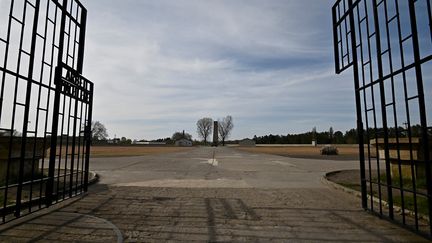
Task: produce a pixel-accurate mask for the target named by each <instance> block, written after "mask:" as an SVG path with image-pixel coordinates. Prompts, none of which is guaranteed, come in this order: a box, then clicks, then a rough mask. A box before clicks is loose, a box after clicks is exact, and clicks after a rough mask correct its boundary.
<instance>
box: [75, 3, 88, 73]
mask: <svg viewBox="0 0 432 243" xmlns="http://www.w3.org/2000/svg"><path fill="white" fill-rule="evenodd" d="M86 26H87V10H86V9H85V8H81V23H80V38H79V49H78V64H77V71H78V73H79V74H82V72H83V64H84V49H85V36H86Z"/></svg>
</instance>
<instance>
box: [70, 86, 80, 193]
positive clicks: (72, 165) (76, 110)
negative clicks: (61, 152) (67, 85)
mask: <svg viewBox="0 0 432 243" xmlns="http://www.w3.org/2000/svg"><path fill="white" fill-rule="evenodd" d="M73 90H74V91H73V93H75V92H76V93H78V87H74V88H73ZM70 106H72V104H70ZM77 115H78V99H77V97H75V109H74V117H73V129H72V132H73V135H72V154H71V165H70V176H69V197H72V195H73V193H72V190H73V185H74V183H73V175H74V174H73V173H74V162H75V144H76V129H77ZM69 119H70V118H69ZM68 136H70V135H69V134H68ZM77 173H78V172H77Z"/></svg>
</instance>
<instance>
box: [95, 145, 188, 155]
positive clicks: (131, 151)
mask: <svg viewBox="0 0 432 243" xmlns="http://www.w3.org/2000/svg"><path fill="white" fill-rule="evenodd" d="M191 149H192V148H190V147H189V148H187V147H163V146H160V147H150V146H149V147H146V146H136V147H135V146H93V147H91V149H90V156H91V157H123V156H141V155H152V154H165V153H175V152H183V151H189V150H191Z"/></svg>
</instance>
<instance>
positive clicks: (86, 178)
mask: <svg viewBox="0 0 432 243" xmlns="http://www.w3.org/2000/svg"><path fill="white" fill-rule="evenodd" d="M89 86H90V91H89V97H88V98H89V104H88V107H89V108H88V117H87V119H88V120H87V126H86V134H85V140H86V158H85V169H84V191H85V192H87V190H88V181H89V167H90V146H91V143H92V137H91V123H92V114H93V113H92V111H93V88H94V86H93V83H89Z"/></svg>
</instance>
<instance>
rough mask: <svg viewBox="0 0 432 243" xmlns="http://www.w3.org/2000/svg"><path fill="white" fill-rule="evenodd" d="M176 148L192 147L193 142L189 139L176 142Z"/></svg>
mask: <svg viewBox="0 0 432 243" xmlns="http://www.w3.org/2000/svg"><path fill="white" fill-rule="evenodd" d="M175 146H178V147H192V141H191V140H188V139H185V138H183V139H179V140H177V141H176V142H175Z"/></svg>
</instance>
